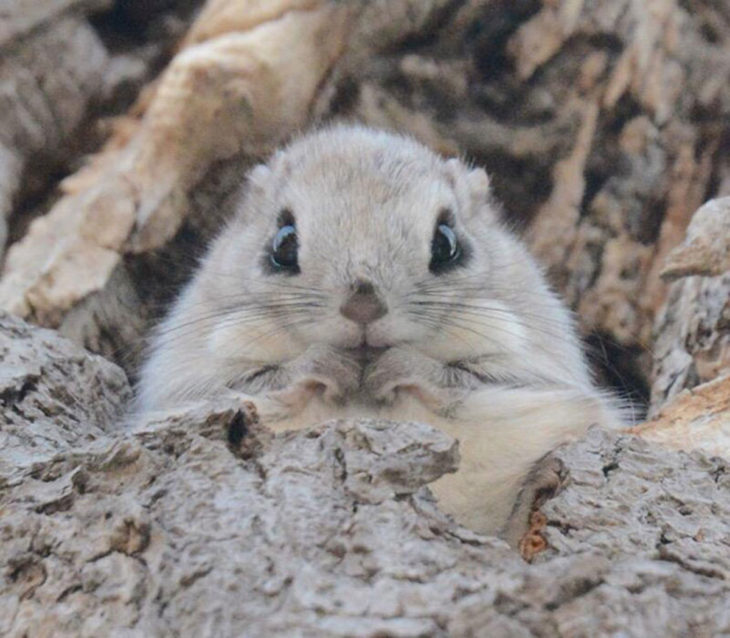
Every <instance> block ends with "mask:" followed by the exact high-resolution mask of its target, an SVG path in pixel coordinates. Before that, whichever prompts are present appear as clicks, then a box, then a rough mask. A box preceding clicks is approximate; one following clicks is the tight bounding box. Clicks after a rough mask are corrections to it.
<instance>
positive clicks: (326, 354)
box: [292, 344, 361, 403]
mask: <svg viewBox="0 0 730 638" xmlns="http://www.w3.org/2000/svg"><path fill="white" fill-rule="evenodd" d="M360 377H361V366H360V363H359V362H358V361H357V360H356V359H355V358H354V357H353V356H352V355H351V354H349V353H347V352H345V351H343V350H340V349H337V348H334V347H332V346H328V345H324V344H317V345H313V346H310V347H309V348H307V350H306V351H305V352H304V353H303V354H302V355H301V356H300V357H298V358H297V359H296V360H295V361H294V362H293V363H292V388H293V389H295V388H299V390H298V391H299V392H300V394H301V393H304V394H305V395H312V394H313V393H318V394H320V395H321V396H322V397H323V398H324V399H325V400H326V401H329V402H333V403H341V402H342V401H344V400H345V399H346V398H347V396H349V395H351V394H354V393H355V392H356V391H357V389H358V388H359V386H360ZM295 392H296V390H295Z"/></svg>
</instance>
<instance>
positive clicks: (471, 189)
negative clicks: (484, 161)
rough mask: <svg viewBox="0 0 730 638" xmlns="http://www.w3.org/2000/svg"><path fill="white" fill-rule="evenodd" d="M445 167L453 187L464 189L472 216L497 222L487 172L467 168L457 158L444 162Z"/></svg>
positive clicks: (480, 169) (481, 169) (479, 168)
mask: <svg viewBox="0 0 730 638" xmlns="http://www.w3.org/2000/svg"><path fill="white" fill-rule="evenodd" d="M446 167H447V169H448V171H449V174H450V176H451V178H452V179H453V182H454V186H455V187H456V188H459V186H461V185H463V186H462V188H465V190H466V191H467V195H468V197H469V203H470V205H471V213H472V214H473V215H482V216H487V217H488V218H489V219H490V220H495V221H496V220H497V218H498V215H497V213H496V211H495V210H494V209H493V207H492V204H491V199H492V189H491V187H490V182H489V176H488V175H487V172H486V171H485V170H484V169H483V168H481V167H479V166H477V167H469V166H467V165H466V164H464V163H463V162H461V161H460V160H459V159H457V158H452V159H450V160H447V161H446Z"/></svg>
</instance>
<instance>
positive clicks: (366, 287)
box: [340, 279, 388, 324]
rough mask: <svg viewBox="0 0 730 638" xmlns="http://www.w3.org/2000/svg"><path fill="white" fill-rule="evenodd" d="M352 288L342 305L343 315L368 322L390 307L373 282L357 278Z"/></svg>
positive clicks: (356, 320)
mask: <svg viewBox="0 0 730 638" xmlns="http://www.w3.org/2000/svg"><path fill="white" fill-rule="evenodd" d="M351 290H352V292H351V294H350V296H349V297H348V298H347V300H346V301H345V303H343V304H342V305H341V306H340V313H341V314H342V316H343V317H347V318H348V319H351V320H352V321H354V322H355V323H361V324H368V323H372V322H373V321H375V320H377V319H380V317H382V316H384V315H385V314H387V312H388V307H387V306H386V305H385V302H384V301H383V300H382V299H381V298H380V296H379V295H378V293H377V292H376V290H375V286H373V284H372V282H370V281H368V280H366V279H356V280H355V281H354V282H353V284H352V286H351Z"/></svg>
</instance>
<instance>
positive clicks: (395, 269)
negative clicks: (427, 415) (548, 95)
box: [209, 127, 524, 359]
mask: <svg viewBox="0 0 730 638" xmlns="http://www.w3.org/2000/svg"><path fill="white" fill-rule="evenodd" d="M503 232H504V231H501V230H500V229H499V227H498V223H497V221H496V213H495V211H494V208H493V207H492V205H491V204H490V197H489V184H488V179H487V176H486V174H485V173H484V171H483V170H481V169H471V168H469V167H467V166H466V165H465V164H463V163H461V162H460V161H458V160H454V159H451V160H444V159H442V158H440V157H439V156H437V155H436V154H434V153H432V152H431V151H429V150H427V149H426V148H424V147H423V146H421V145H419V144H418V143H416V142H414V141H412V140H410V139H407V138H403V137H398V136H395V135H390V134H387V133H375V132H373V131H370V130H368V129H359V128H352V127H338V128H334V129H327V130H324V131H321V132H319V133H315V134H314V135H313V136H311V135H310V136H309V137H307V138H304V141H303V142H302V141H300V142H295V143H294V144H293V145H291V146H290V147H288V148H286V149H284V150H283V151H280V152H279V153H278V154H277V155H275V156H274V157H273V158H272V160H271V162H270V163H269V164H268V165H260V166H258V167H256V168H254V170H253V171H252V172H251V174H250V177H249V188H248V191H247V193H246V195H245V197H244V199H243V201H242V204H241V210H240V214H239V215H238V216H237V218H236V219H235V220H234V221H233V222H232V224H231V225H230V226H229V228H228V230H227V231H226V233H225V235H226V237H227V238H228V240H227V241H223V242H222V243H221V244H219V246H218V248H219V250H217V251H215V252H214V254H213V256H212V260H213V261H214V262H215V266H214V267H212V268H210V270H211V272H214V273H217V274H219V275H220V273H223V274H224V276H223V277H220V276H218V277H211V279H210V294H209V298H210V301H211V302H212V303H217V302H216V300H219V303H220V304H221V306H222V307H226V308H228V306H229V303H230V302H233V306H235V303H236V302H238V301H239V300H240V302H241V304H242V305H241V307H240V312H239V313H237V315H236V313H235V309H234V308H233V306H232V309H231V312H232V313H234V314H231V315H227V314H224V315H223V318H222V320H221V322H220V324H219V326H218V327H217V328H216V330H215V331H214V333H215V334H214V335H213V339H214V341H215V342H217V344H218V345H219V347H222V348H225V349H227V350H228V351H236V350H238V349H240V351H241V352H240V353H241V354H242V355H244V354H247V355H250V356H251V357H253V358H257V359H262V358H264V357H266V356H271V357H273V359H276V358H277V357H278V356H283V354H284V352H286V355H287V356H291V355H292V353H296V352H297V351H299V350H301V349H303V348H305V347H306V346H308V345H310V344H312V343H325V344H328V345H332V346H334V347H338V348H347V349H358V348H359V349H365V350H367V349H382V348H387V347H390V346H394V345H404V344H409V345H413V346H416V347H418V348H419V349H423V351H424V352H425V353H427V354H429V355H430V356H434V357H437V358H440V359H449V358H453V359H459V358H462V357H464V356H466V355H469V356H476V355H483V354H486V353H489V352H493V351H502V350H504V349H505V347H509V345H510V344H514V347H518V342H521V341H523V333H524V328H523V326H522V324H521V323H520V322H519V321H517V319H516V317H513V316H512V311H511V308H510V305H509V303H507V300H506V299H501V298H500V297H499V295H497V294H495V292H494V291H492V292H490V282H498V281H499V274H498V273H497V272H495V270H496V269H497V268H498V267H499V262H500V259H496V258H495V256H496V255H497V254H498V253H499V251H500V245H499V244H500V238H501V234H502V233H503ZM497 287H498V286H497ZM492 288H494V286H492ZM515 292H517V291H513V293H511V294H514V293H515ZM503 296H504V295H503ZM507 296H509V295H507ZM244 306H249V307H250V308H251V311H250V312H246V308H244ZM235 316H238V317H239V319H240V320H239V321H236V320H235V319H234V317H235ZM268 333H271V334H270V336H267V334H268ZM272 346H274V347H272Z"/></svg>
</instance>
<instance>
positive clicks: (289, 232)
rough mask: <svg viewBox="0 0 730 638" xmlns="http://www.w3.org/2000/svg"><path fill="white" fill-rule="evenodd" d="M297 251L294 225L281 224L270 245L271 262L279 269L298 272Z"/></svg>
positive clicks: (297, 245)
mask: <svg viewBox="0 0 730 638" xmlns="http://www.w3.org/2000/svg"><path fill="white" fill-rule="evenodd" d="M298 251H299V243H298V242H297V229H296V227H295V226H293V225H292V224H287V225H286V226H282V227H281V228H280V229H279V231H278V232H277V233H276V236H275V237H274V242H273V244H272V246H271V263H272V264H274V266H275V267H276V268H277V269H279V270H289V271H291V272H295V273H296V272H299V260H298Z"/></svg>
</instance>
